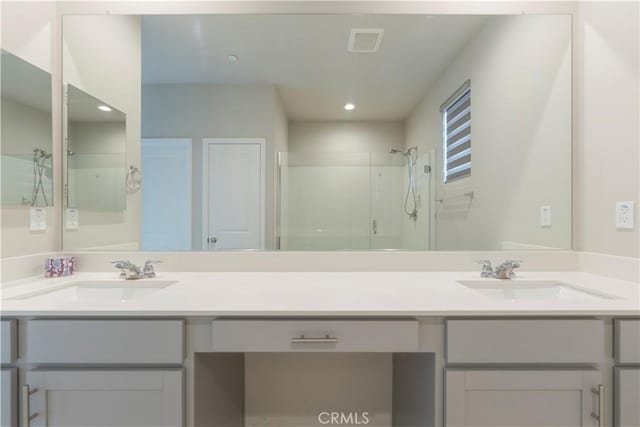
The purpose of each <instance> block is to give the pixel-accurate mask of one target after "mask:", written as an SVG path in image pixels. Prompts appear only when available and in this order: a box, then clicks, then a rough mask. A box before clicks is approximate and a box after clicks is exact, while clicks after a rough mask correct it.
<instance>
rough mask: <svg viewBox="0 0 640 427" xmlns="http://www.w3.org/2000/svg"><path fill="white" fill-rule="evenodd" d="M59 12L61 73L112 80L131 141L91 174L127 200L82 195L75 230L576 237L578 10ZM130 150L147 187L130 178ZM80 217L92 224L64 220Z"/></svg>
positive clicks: (508, 242) (107, 83) (329, 239)
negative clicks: (87, 209)
mask: <svg viewBox="0 0 640 427" xmlns="http://www.w3.org/2000/svg"><path fill="white" fill-rule="evenodd" d="M63 28H64V42H65V48H66V49H67V50H68V54H66V55H65V62H64V67H63V68H64V74H65V81H72V80H73V78H77V77H78V76H80V77H81V78H80V79H79V80H78V79H77V80H78V81H79V82H81V83H82V84H84V85H85V86H86V87H88V86H89V83H90V84H91V85H92V86H93V87H97V88H99V90H101V91H102V93H104V94H105V96H112V99H114V100H116V101H115V102H116V104H118V105H119V107H118V108H117V109H119V110H120V111H121V112H122V117H124V116H125V115H126V123H127V126H126V127H127V131H126V132H127V138H126V139H125V141H126V142H125V144H126V147H124V149H123V150H124V151H125V152H126V154H127V159H128V160H127V164H126V165H124V166H125V170H124V171H122V170H121V171H120V174H119V175H118V173H117V172H115V169H114V177H119V178H118V179H112V180H110V181H109V182H110V185H113V187H109V188H108V187H107V186H106V184H105V182H101V181H100V180H97V179H86V180H83V185H84V186H85V188H84V190H83V191H84V192H85V193H86V194H91V195H92V196H93V197H94V199H93V200H94V202H93V203H94V205H93V209H94V210H105V211H106V210H108V209H109V208H113V207H116V208H117V209H120V210H121V211H120V212H121V214H120V215H118V216H113V215H104V216H102V217H99V218H98V217H93V218H92V221H89V222H86V223H83V219H82V218H83V212H82V210H83V206H82V205H81V204H79V203H78V206H77V207H78V209H79V211H80V212H79V213H80V221H79V229H78V230H75V231H68V232H67V233H65V249H67V250H70V249H73V250H77V249H87V248H97V249H103V250H104V249H140V250H145V251H188V250H204V251H215V250H217V251H224V250H288V251H309V250H331V251H333V250H421V251H429V250H430V251H442V250H553V249H569V248H570V247H571V128H572V125H571V117H572V112H571V98H572V92H571V73H572V72H571V58H572V53H571V44H572V42H571V17H570V16H569V15H531V16H529V15H517V16H515V15H514V16H508V15H500V16H465V15H433V16H426V15H197V16H196V15H180V16H170V15H158V16H66V17H65V18H64V26H63ZM67 76H69V77H67ZM78 87H82V86H78ZM85 90H86V89H85ZM87 92H88V93H91V91H87ZM81 93H82V92H81V91H80V92H79V95H78V96H80V94H81ZM101 98H102V97H101ZM104 102H105V103H106V102H107V101H106V100H105V101H104ZM107 105H111V104H107ZM130 132H133V133H130ZM136 132H137V133H136ZM96 143H97V140H92V142H91V146H95V145H96ZM120 148H122V147H120ZM72 151H75V152H76V154H75V155H76V156H78V155H79V154H78V153H79V152H80V147H77V148H73V149H72ZM119 153H120V152H119ZM119 159H120V158H119ZM119 165H120V166H122V164H121V163H119ZM120 166H119V167H120ZM130 166H132V167H134V168H135V170H140V171H141V175H140V176H138V179H139V180H140V183H141V185H140V186H139V188H138V187H135V186H134V187H133V189H132V188H131V186H130V185H129V184H130V183H128V179H129V178H130V177H129V178H126V179H125V180H124V182H123V181H122V178H123V177H127V173H128V171H129V167H130ZM123 192H126V196H125V197H121V195H122V194H124V193H123ZM101 195H104V199H101V197H102V196H101ZM110 197H113V199H111V198H110ZM125 198H126V201H127V203H126V205H125V204H115V203H114V202H113V201H111V200H116V199H117V200H124V199H125ZM100 203H103V204H100ZM83 229H84V230H86V232H90V233H91V235H92V236H93V237H92V239H93V240H92V241H91V243H90V244H87V243H86V241H83V240H81V239H78V238H77V236H76V235H71V236H69V235H70V234H71V233H74V232H77V231H81V230H83ZM107 231H108V232H107ZM96 236H102V238H99V237H96Z"/></svg>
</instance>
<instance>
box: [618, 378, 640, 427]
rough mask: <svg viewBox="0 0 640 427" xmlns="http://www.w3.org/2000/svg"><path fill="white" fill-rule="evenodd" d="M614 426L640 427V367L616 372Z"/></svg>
mask: <svg viewBox="0 0 640 427" xmlns="http://www.w3.org/2000/svg"><path fill="white" fill-rule="evenodd" d="M614 387H615V389H614V402H615V404H614V414H613V419H614V426H615V427H638V426H640V367H638V368H615V370H614Z"/></svg>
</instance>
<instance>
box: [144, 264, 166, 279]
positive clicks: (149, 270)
mask: <svg viewBox="0 0 640 427" xmlns="http://www.w3.org/2000/svg"><path fill="white" fill-rule="evenodd" d="M154 264H162V261H158V260H151V259H149V260H146V261H145V262H144V268H143V270H142V273H143V274H144V277H150V278H151V277H156V271H155V270H154V268H153V265H154Z"/></svg>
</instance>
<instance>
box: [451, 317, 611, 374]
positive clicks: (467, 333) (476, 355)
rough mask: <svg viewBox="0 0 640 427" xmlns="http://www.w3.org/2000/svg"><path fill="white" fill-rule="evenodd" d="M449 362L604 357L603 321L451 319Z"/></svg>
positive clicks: (567, 360) (587, 361)
mask: <svg viewBox="0 0 640 427" xmlns="http://www.w3.org/2000/svg"><path fill="white" fill-rule="evenodd" d="M446 328H447V335H446V336H447V339H446V352H447V353H446V354H447V362H448V363H450V364H456V363H457V364H474V363H478V364H482V363H488V364H492V363H505V364H508V363H578V364H595V363H600V362H601V361H602V360H603V359H604V347H605V345H604V323H603V322H602V321H601V320H596V319H593V320H591V319H581V320H574V319H566V320H548V319H537V320H534V319H526V320H525V319H516V320H482V319H478V320H470V319H465V320H448V321H447V322H446Z"/></svg>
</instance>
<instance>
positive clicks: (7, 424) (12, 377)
mask: <svg viewBox="0 0 640 427" xmlns="http://www.w3.org/2000/svg"><path fill="white" fill-rule="evenodd" d="M1 379H2V380H1V383H2V384H1V385H2V388H1V389H0V395H2V406H0V426H1V427H17V426H18V383H17V381H18V370H17V369H16V368H2V375H1Z"/></svg>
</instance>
